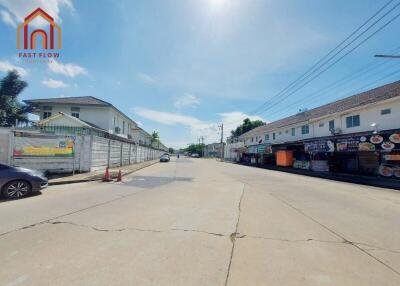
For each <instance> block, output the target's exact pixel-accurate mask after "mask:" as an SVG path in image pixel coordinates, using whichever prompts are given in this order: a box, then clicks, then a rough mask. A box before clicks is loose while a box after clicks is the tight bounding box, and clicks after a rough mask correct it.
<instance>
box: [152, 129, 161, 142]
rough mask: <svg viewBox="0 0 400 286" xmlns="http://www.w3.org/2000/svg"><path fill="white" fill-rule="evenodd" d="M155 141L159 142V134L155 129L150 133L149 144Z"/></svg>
mask: <svg viewBox="0 0 400 286" xmlns="http://www.w3.org/2000/svg"><path fill="white" fill-rule="evenodd" d="M157 142H160V136H159V135H158V132H157V131H153V133H151V144H153V143H157Z"/></svg>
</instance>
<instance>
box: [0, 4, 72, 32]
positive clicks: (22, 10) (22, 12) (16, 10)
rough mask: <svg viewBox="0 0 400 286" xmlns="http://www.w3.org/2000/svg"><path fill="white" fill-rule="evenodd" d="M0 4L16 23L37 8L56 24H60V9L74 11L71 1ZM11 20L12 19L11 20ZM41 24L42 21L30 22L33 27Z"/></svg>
mask: <svg viewBox="0 0 400 286" xmlns="http://www.w3.org/2000/svg"><path fill="white" fill-rule="evenodd" d="M0 4H1V5H2V6H3V7H5V8H6V9H7V10H8V12H9V14H12V15H13V17H14V18H16V20H17V21H18V22H22V21H23V19H24V18H25V17H26V16H27V15H28V14H29V13H31V12H32V11H34V10H35V9H36V8H37V7H41V8H42V9H43V10H44V11H46V12H47V13H48V14H49V15H50V16H52V17H53V18H54V20H55V21H56V22H58V23H60V22H61V18H60V15H59V14H60V10H61V8H62V7H67V8H69V9H70V10H71V11H74V6H73V4H72V1H71V0H29V1H21V0H1V1H0ZM11 20H13V19H12V18H11ZM3 21H4V18H3ZM14 22H15V21H14ZM43 23H44V21H32V24H33V25H34V26H41V25H43Z"/></svg>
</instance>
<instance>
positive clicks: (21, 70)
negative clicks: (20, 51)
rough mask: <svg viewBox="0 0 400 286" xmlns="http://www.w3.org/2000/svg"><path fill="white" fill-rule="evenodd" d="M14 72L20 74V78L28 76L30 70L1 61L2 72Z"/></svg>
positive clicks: (0, 69)
mask: <svg viewBox="0 0 400 286" xmlns="http://www.w3.org/2000/svg"><path fill="white" fill-rule="evenodd" d="M12 70H16V71H17V72H18V73H19V75H20V76H26V75H28V70H27V69H24V68H22V67H19V66H16V65H13V64H12V63H10V62H9V61H0V71H2V72H8V71H12Z"/></svg>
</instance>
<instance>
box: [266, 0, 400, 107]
mask: <svg viewBox="0 0 400 286" xmlns="http://www.w3.org/2000/svg"><path fill="white" fill-rule="evenodd" d="M399 4H400V3H399ZM398 17H400V13H399V14H397V15H396V16H394V17H393V18H392V19H390V20H389V21H388V22H386V23H385V24H384V25H383V26H381V27H380V28H379V29H378V30H376V31H375V32H373V33H372V34H371V35H369V36H368V37H367V38H365V39H364V40H362V41H361V42H360V43H358V44H357V45H356V46H355V47H353V48H352V49H351V50H349V51H348V52H346V53H345V54H344V55H342V56H341V57H340V58H339V59H337V60H336V61H334V62H333V63H331V64H330V65H329V66H328V67H326V68H325V69H323V70H322V71H320V72H319V73H318V74H317V75H315V76H313V77H312V78H311V79H309V80H308V81H306V82H305V83H303V84H302V85H300V86H299V87H298V88H296V89H295V90H294V91H292V92H290V93H288V94H286V95H285V96H283V98H280V102H279V103H281V102H282V101H284V100H285V99H287V98H288V97H289V96H291V95H292V94H294V93H296V92H297V91H298V90H300V89H301V88H303V87H304V86H306V85H307V84H308V83H310V82H311V81H313V80H314V79H316V78H317V77H319V76H320V75H321V74H322V73H324V72H326V71H327V70H329V69H330V68H331V67H333V66H334V65H335V64H337V63H338V62H339V61H340V60H342V59H343V58H344V57H346V56H347V55H349V54H350V53H352V52H353V51H354V50H356V49H357V48H358V47H360V46H361V45H362V44H364V43H365V42H366V41H368V40H369V39H370V38H372V37H373V36H375V35H376V34H377V33H378V32H380V31H381V30H382V29H384V28H385V27H386V26H388V25H389V24H390V23H392V22H393V21H394V20H396V19H397V18H398ZM275 106H276V104H272V105H270V106H268V107H267V108H265V109H264V110H263V111H261V113H264V112H266V111H268V110H270V109H271V108H273V107H275Z"/></svg>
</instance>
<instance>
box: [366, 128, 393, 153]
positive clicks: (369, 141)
mask: <svg viewBox="0 0 400 286" xmlns="http://www.w3.org/2000/svg"><path fill="white" fill-rule="evenodd" d="M396 145H397V146H396ZM394 149H400V133H398V132H395V133H392V134H375V135H371V136H361V137H360V144H359V148H358V150H359V151H375V150H382V151H391V150H394Z"/></svg>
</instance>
